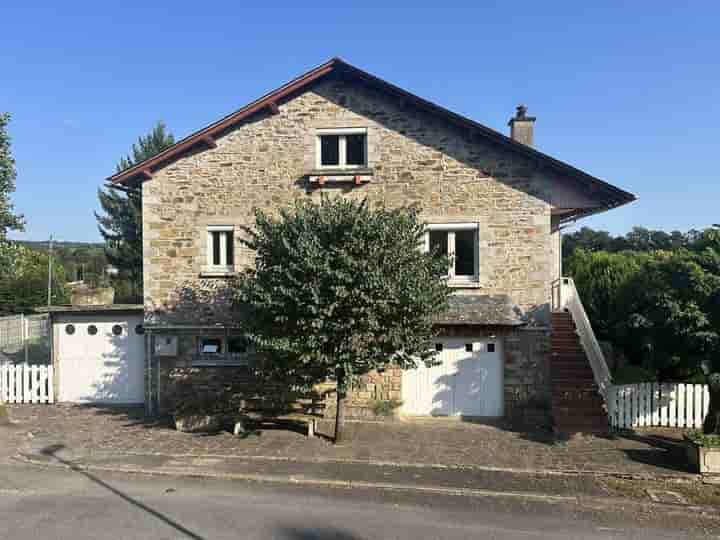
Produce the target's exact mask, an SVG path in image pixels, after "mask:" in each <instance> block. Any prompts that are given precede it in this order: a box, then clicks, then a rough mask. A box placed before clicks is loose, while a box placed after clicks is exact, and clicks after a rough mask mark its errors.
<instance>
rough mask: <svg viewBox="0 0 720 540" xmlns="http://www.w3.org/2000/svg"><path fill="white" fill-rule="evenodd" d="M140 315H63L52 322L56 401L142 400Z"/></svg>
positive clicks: (126, 401) (143, 360) (142, 356)
mask: <svg viewBox="0 0 720 540" xmlns="http://www.w3.org/2000/svg"><path fill="white" fill-rule="evenodd" d="M141 324H142V317H141V316H137V317H124V318H120V317H107V318H81V319H73V318H68V319H65V320H63V321H62V322H57V323H56V324H55V325H54V328H53V330H54V332H55V335H56V336H57V339H56V343H57V347H58V350H57V355H56V358H57V362H58V377H59V399H60V401H66V402H72V403H118V404H119V403H142V402H143V401H144V396H145V386H144V383H145V377H144V372H145V354H144V338H143V336H142V334H141V333H139V332H138V330H137V326H138V325H141Z"/></svg>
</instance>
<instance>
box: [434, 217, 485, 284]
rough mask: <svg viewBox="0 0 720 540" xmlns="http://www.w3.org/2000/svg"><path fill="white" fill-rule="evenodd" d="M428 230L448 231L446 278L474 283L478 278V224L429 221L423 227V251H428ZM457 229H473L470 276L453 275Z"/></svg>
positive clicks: (453, 281) (454, 281)
mask: <svg viewBox="0 0 720 540" xmlns="http://www.w3.org/2000/svg"><path fill="white" fill-rule="evenodd" d="M430 231H443V232H447V233H448V252H447V255H448V257H450V267H449V268H448V274H447V278H448V280H449V281H450V282H451V283H476V282H478V281H479V280H480V224H479V223H477V222H460V223H430V224H428V225H427V226H426V228H425V239H424V240H425V245H424V250H425V252H429V251H430ZM457 231H474V233H475V241H474V242H473V247H474V250H473V268H474V273H473V275H471V276H457V275H455V256H454V255H455V233H456V232H457Z"/></svg>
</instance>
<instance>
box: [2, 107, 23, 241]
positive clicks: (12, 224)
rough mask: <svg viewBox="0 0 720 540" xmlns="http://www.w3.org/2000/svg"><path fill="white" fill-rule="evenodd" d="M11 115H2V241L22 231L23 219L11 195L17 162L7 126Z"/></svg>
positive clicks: (13, 189) (13, 188)
mask: <svg viewBox="0 0 720 540" xmlns="http://www.w3.org/2000/svg"><path fill="white" fill-rule="evenodd" d="M9 123H10V114H9V113H0V240H3V239H5V238H7V233H8V231H21V230H22V229H23V217H22V216H20V215H17V214H15V212H14V210H13V205H12V203H11V202H10V194H11V193H13V192H14V191H15V178H16V176H17V173H16V171H15V160H14V159H13V156H12V152H11V148H10V135H9V133H8V129H7V126H8V124H9Z"/></svg>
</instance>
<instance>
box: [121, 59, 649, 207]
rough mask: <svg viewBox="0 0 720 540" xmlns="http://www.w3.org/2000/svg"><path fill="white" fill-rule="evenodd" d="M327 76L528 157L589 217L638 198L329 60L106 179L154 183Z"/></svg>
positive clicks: (354, 69) (371, 77) (465, 119)
mask: <svg viewBox="0 0 720 540" xmlns="http://www.w3.org/2000/svg"><path fill="white" fill-rule="evenodd" d="M330 74H336V75H337V76H341V77H344V78H354V79H356V80H361V81H363V82H364V83H366V84H369V85H371V86H373V87H375V88H378V89H380V90H382V91H383V92H385V93H387V94H390V95H393V96H395V97H397V98H398V99H400V100H401V101H402V103H403V105H404V106H406V107H414V108H416V109H420V110H423V111H426V112H429V113H431V114H434V115H438V116H440V117H442V119H443V120H444V121H446V122H448V123H450V124H453V125H455V126H456V127H458V128H460V129H461V130H463V131H465V132H466V133H468V134H469V135H470V136H471V137H478V138H481V139H483V140H485V141H489V142H491V143H494V144H496V145H498V146H500V147H503V148H506V149H508V150H511V151H513V152H516V153H518V154H520V155H523V156H525V157H526V158H528V159H529V160H530V161H531V162H533V163H535V164H536V165H537V166H538V167H541V168H543V169H546V170H548V171H550V172H554V173H557V174H560V175H562V176H563V177H566V178H569V179H571V180H572V181H574V182H576V183H577V184H579V185H580V187H581V188H582V189H583V190H584V191H585V192H587V193H589V194H590V196H591V197H592V198H593V200H596V201H597V202H598V206H597V207H594V208H593V210H592V211H591V212H590V213H597V212H602V211H604V210H609V209H611V208H615V207H617V206H621V205H623V204H627V203H630V202H632V201H634V200H635V199H636V197H635V195H633V194H632V193H629V192H627V191H624V190H622V189H620V188H618V187H616V186H613V185H612V184H609V183H607V182H605V181H603V180H600V179H599V178H596V177H594V176H592V175H590V174H588V173H586V172H584V171H581V170H580V169H577V168H575V167H573V166H572V165H569V164H567V163H564V162H562V161H560V160H557V159H555V158H553V157H551V156H549V155H547V154H544V153H542V152H540V151H538V150H536V149H534V148H532V147H530V146H526V145H524V144H522V143H520V142H517V141H515V140H513V139H512V138H510V137H508V136H506V135H503V134H502V133H500V132H499V131H495V130H494V129H491V128H489V127H487V126H484V125H482V124H480V123H478V122H475V121H474V120H471V119H469V118H466V117H464V116H462V115H459V114H457V113H454V112H452V111H450V110H448V109H445V108H444V107H441V106H439V105H436V104H435V103H432V102H430V101H428V100H426V99H423V98H421V97H419V96H416V95H415V94H412V93H410V92H408V91H406V90H403V89H402V88H400V87H398V86H395V85H393V84H391V83H389V82H387V81H384V80H382V79H380V78H378V77H376V76H374V75H372V74H370V73H367V72H366V71H363V70H361V69H359V68H357V67H355V66H352V65H351V64H348V63H347V62H345V61H343V60H341V59H340V58H333V59H331V60H329V61H328V62H325V63H324V64H321V65H319V66H317V67H316V68H313V69H311V70H310V71H308V72H307V73H304V74H303V75H301V76H299V77H297V78H295V79H293V80H291V81H290V82H288V83H286V84H284V85H283V86H281V87H280V88H278V89H276V90H273V91H272V92H269V93H268V94H265V95H264V96H262V97H261V98H259V99H257V100H255V101H253V102H251V103H249V104H248V105H246V106H245V107H243V108H241V109H239V110H237V111H235V112H234V113H232V114H230V115H228V116H226V117H224V118H222V119H221V120H218V121H217V122H215V123H213V124H210V125H209V126H207V127H205V128H203V129H201V130H199V131H196V132H195V133H193V134H191V135H189V136H188V137H185V138H184V139H182V140H180V141H178V142H177V143H175V144H174V145H173V146H170V147H169V148H167V149H165V150H163V151H162V152H160V153H159V154H157V155H155V156H153V157H151V158H149V159H147V160H145V161H143V162H141V163H137V164H135V165H134V166H132V167H130V168H128V169H126V170H124V171H121V172H119V173H116V174H114V175H113V176H110V177H108V178H107V180H108V181H109V182H110V183H111V184H112V185H116V186H126V187H132V186H135V185H138V184H139V183H141V182H143V181H146V180H149V179H150V178H152V175H153V172H154V171H156V170H158V169H160V168H162V167H163V166H165V165H167V164H168V163H170V162H171V161H172V160H174V159H177V158H178V157H180V156H182V155H183V154H185V153H186V152H188V151H190V150H191V149H194V148H196V147H197V146H198V145H203V146H204V147H206V148H209V147H214V145H215V139H216V138H217V137H218V136H219V135H220V134H222V133H224V132H225V131H227V130H228V129H230V128H232V127H233V126H236V125H237V124H239V123H240V122H242V121H244V120H245V119H247V118H248V117H250V116H252V115H254V114H258V113H261V112H263V111H266V112H267V113H268V114H277V113H278V104H279V103H280V102H282V101H283V100H284V99H286V98H288V97H289V96H291V95H294V94H296V93H297V92H300V91H303V90H304V89H306V88H307V87H309V86H310V85H311V84H313V83H315V82H317V81H319V80H320V79H322V78H323V77H327V76H328V75H330ZM573 211H574V217H571V218H568V219H569V220H572V219H577V218H578V217H582V216H584V215H587V213H588V210H587V209H579V210H578V209H573Z"/></svg>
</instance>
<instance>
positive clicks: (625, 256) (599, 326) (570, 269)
mask: <svg viewBox="0 0 720 540" xmlns="http://www.w3.org/2000/svg"><path fill="white" fill-rule="evenodd" d="M646 258H647V256H646V255H645V254H639V253H634V252H622V253H608V252H607V251H594V252H593V251H587V250H585V249H577V250H575V251H574V252H573V254H572V255H571V256H570V257H569V258H568V259H567V260H566V261H565V263H564V268H565V273H566V274H568V275H571V276H572V277H573V279H574V281H575V285H576V286H577V288H578V290H579V291H581V292H580V297H581V299H582V302H583V305H584V307H585V310H586V311H587V313H588V317H589V318H590V320H591V321H592V325H593V330H594V331H595V333H596V334H597V336H598V338H599V339H603V340H610V341H617V339H618V333H619V332H622V326H623V325H624V323H625V321H626V318H627V314H628V312H629V310H631V304H630V302H631V300H632V283H633V282H634V280H635V279H636V278H637V274H638V272H639V271H640V268H641V267H642V264H643V261H644V259H646Z"/></svg>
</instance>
